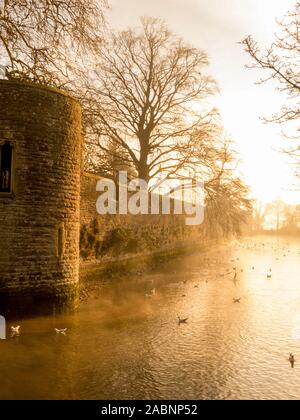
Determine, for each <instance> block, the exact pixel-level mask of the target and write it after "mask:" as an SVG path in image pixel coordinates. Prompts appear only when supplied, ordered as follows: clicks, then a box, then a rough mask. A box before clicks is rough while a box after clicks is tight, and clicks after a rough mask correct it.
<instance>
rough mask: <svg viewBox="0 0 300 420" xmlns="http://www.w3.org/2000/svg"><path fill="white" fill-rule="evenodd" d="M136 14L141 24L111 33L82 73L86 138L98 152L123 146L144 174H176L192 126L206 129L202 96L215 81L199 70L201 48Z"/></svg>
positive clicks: (211, 115)
mask: <svg viewBox="0 0 300 420" xmlns="http://www.w3.org/2000/svg"><path fill="white" fill-rule="evenodd" d="M141 22H142V30H141V31H135V30H131V29H129V30H127V31H124V32H121V33H116V34H112V35H111V37H110V39H109V40H108V41H107V44H106V47H105V48H104V50H103V51H102V54H101V57H99V62H98V65H97V66H96V67H95V69H94V71H92V72H91V73H90V74H89V75H87V77H86V95H85V97H84V99H83V102H84V103H85V109H86V110H87V112H86V124H87V139H88V140H89V141H90V142H91V144H92V145H93V146H95V144H97V146H98V147H99V148H100V150H102V152H105V153H109V150H112V149H113V150H114V149H115V150H123V151H124V154H125V155H126V156H127V157H128V158H129V160H130V162H131V164H132V166H133V167H134V168H135V169H136V172H137V174H138V176H139V177H140V178H142V179H144V180H146V181H149V180H150V179H152V178H153V177H155V176H157V175H158V174H161V173H163V174H164V175H165V176H166V177H168V178H170V177H172V176H178V174H179V173H180V172H182V171H183V170H186V168H187V164H188V162H189V161H190V160H189V159H190V155H189V153H188V151H189V150H190V148H191V147H192V145H193V140H194V139H195V133H196V132H198V133H200V132H201V136H202V138H205V135H207V136H211V135H212V133H213V131H214V128H213V127H214V125H215V124H214V119H215V115H216V111H215V110H213V109H211V110H210V109H209V106H208V99H209V97H210V96H211V95H213V94H214V93H215V91H216V89H217V87H216V83H215V81H214V80H213V79H212V78H211V77H209V76H208V75H205V74H204V70H205V68H206V66H207V64H208V60H207V56H206V54H205V53H204V52H203V51H199V50H198V49H196V48H193V47H192V46H190V45H188V44H187V43H185V42H184V41H183V40H182V39H180V38H178V37H177V36H175V35H174V34H173V33H172V32H170V31H169V29H168V28H167V27H166V25H165V23H164V22H162V21H161V20H159V19H152V18H144V19H142V21H141ZM198 137H199V135H198ZM192 154H194V151H192Z"/></svg>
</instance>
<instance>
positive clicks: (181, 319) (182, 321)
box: [177, 316, 189, 324]
mask: <svg viewBox="0 0 300 420" xmlns="http://www.w3.org/2000/svg"><path fill="white" fill-rule="evenodd" d="M177 318H178V324H186V323H187V321H188V319H189V318H180V316H177Z"/></svg>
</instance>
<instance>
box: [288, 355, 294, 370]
mask: <svg viewBox="0 0 300 420" xmlns="http://www.w3.org/2000/svg"><path fill="white" fill-rule="evenodd" d="M289 362H290V364H291V365H292V367H294V364H295V356H294V355H293V353H290V356H289Z"/></svg>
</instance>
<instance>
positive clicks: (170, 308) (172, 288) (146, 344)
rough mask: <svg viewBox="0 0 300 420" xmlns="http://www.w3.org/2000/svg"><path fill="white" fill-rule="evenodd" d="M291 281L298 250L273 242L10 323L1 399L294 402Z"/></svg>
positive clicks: (299, 383) (299, 338)
mask: <svg viewBox="0 0 300 420" xmlns="http://www.w3.org/2000/svg"><path fill="white" fill-rule="evenodd" d="M234 269H236V270H234ZM270 269H271V270H272V271H270ZM235 272H236V273H237V276H236V279H235V275H234V273H235ZM299 275H300V241H296V240H293V239H276V238H272V237H271V238H254V239H247V240H244V241H241V242H239V243H235V244H233V245H232V246H227V247H225V246H223V247H220V248H218V249H216V250H214V251H211V252H207V253H205V254H198V255H193V256H190V257H182V258H179V259H176V260H174V261H172V262H170V263H168V264H167V265H166V266H164V267H161V268H159V269H158V270H157V271H156V272H155V273H151V274H146V275H144V276H138V275H136V276H128V277H127V278H123V279H121V280H116V279H115V280H113V281H110V282H105V283H104V284H103V285H102V286H101V288H100V290H99V293H98V296H97V297H95V298H93V299H91V300H89V301H88V302H87V303H84V304H82V306H81V308H80V310H79V312H78V313H76V314H72V315H63V316H57V317H47V318H34V319H29V320H19V322H17V324H19V325H20V326H21V330H20V335H19V336H15V337H8V338H7V340H3V341H0V356H1V357H0V377H1V386H0V399H299V398H300V280H299ZM240 298H241V300H240V303H234V302H233V299H240ZM177 316H180V317H182V318H185V317H188V318H189V319H188V321H187V323H186V324H181V325H179V324H178V320H177ZM14 325H16V323H15V324H14ZM10 326H11V325H8V329H10ZM54 328H67V329H68V330H67V333H66V335H63V334H57V333H56V332H55V331H54ZM289 353H293V354H295V358H296V363H295V366H294V368H292V367H291V365H290V363H289V360H288V358H289Z"/></svg>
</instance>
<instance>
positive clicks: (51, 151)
mask: <svg viewBox="0 0 300 420" xmlns="http://www.w3.org/2000/svg"><path fill="white" fill-rule="evenodd" d="M81 162H82V130H81V108H80V105H79V104H78V103H77V102H76V101H75V100H74V99H72V98H71V97H70V96H68V95H66V94H64V93H63V92H61V91H59V90H55V89H51V88H47V87H43V86H40V85H35V84H30V83H23V82H18V81H6V80H0V314H1V315H4V316H10V315H12V314H19V313H24V312H25V313H26V312H27V313H33V312H35V313H37V312H40V313H47V312H48V313H49V312H53V311H54V310H56V309H60V308H65V307H69V306H74V305H75V304H76V300H77V290H78V278H79V222H80V210H79V209H80V173H81Z"/></svg>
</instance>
